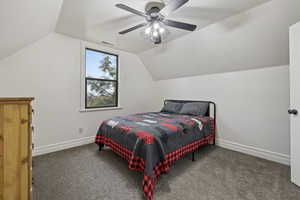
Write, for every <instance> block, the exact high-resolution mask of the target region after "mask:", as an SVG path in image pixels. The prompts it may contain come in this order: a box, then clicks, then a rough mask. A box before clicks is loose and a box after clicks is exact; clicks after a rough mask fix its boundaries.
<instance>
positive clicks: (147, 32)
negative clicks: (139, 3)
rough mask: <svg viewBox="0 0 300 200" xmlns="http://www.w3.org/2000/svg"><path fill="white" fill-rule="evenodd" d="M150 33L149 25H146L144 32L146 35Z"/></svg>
mask: <svg viewBox="0 0 300 200" xmlns="http://www.w3.org/2000/svg"><path fill="white" fill-rule="evenodd" d="M150 33H151V27H147V28H146V29H145V34H146V35H150Z"/></svg>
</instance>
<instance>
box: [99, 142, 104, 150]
mask: <svg viewBox="0 0 300 200" xmlns="http://www.w3.org/2000/svg"><path fill="white" fill-rule="evenodd" d="M98 145H99V151H102V148H103V147H104V144H102V143H100V144H98Z"/></svg>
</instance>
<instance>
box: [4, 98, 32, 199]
mask: <svg viewBox="0 0 300 200" xmlns="http://www.w3.org/2000/svg"><path fill="white" fill-rule="evenodd" d="M32 99H33V98H4V99H3V98H0V186H1V187H0V200H30V199H31V105H30V103H31V100H32Z"/></svg>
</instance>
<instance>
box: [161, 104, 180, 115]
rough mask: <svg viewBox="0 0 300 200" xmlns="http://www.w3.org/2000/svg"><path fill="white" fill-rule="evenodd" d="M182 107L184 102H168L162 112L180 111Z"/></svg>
mask: <svg viewBox="0 0 300 200" xmlns="http://www.w3.org/2000/svg"><path fill="white" fill-rule="evenodd" d="M181 108H182V103H175V102H166V104H165V105H164V107H163V108H162V110H161V112H168V113H179V112H180V110H181Z"/></svg>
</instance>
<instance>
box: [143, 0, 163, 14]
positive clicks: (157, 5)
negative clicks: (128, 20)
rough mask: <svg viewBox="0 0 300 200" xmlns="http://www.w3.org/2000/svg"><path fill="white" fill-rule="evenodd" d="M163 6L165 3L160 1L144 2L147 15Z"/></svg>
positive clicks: (156, 11) (156, 12) (155, 12)
mask: <svg viewBox="0 0 300 200" xmlns="http://www.w3.org/2000/svg"><path fill="white" fill-rule="evenodd" d="M164 7H165V3H164V2H162V1H151V2H149V3H147V4H146V7H145V11H146V13H147V14H148V15H153V14H158V13H159V11H160V10H161V9H163V8H164Z"/></svg>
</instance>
